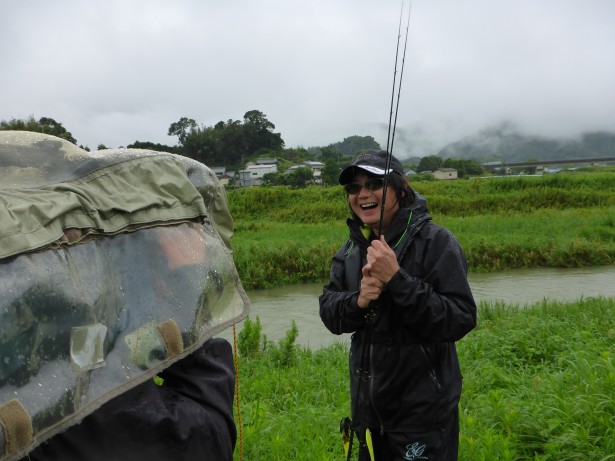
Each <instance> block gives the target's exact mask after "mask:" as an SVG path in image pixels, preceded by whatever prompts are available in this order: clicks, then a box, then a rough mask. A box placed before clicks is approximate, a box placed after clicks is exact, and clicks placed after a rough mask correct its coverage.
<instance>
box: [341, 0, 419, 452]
mask: <svg viewBox="0 0 615 461" xmlns="http://www.w3.org/2000/svg"><path fill="white" fill-rule="evenodd" d="M410 7H411V4H409V6H408V21H407V24H406V37H405V42H404V51H403V55H402V62H401V71H400V75H399V82H397V63H398V57H399V42H400V39H401V24H402V19H403V13H404V3H403V1H402V4H401V11H400V14H399V26H398V30H397V46H396V49H395V66H394V71H393V88H392V91H391V110H390V112H389V127H388V133H387V150H386V152H387V157H386V163H385V165H386V166H385V169H384V182H383V193H382V207H381V210H380V222H379V224H378V236H380V235H382V222H383V220H384V207H385V204H386V192H387V187H388V175H389V172H390V170H391V156H392V155H393V143H394V141H395V128H396V126H397V113H398V112H399V97H400V94H401V83H402V78H403V75H404V63H405V61H406V48H407V45H408V30H409V28H410ZM396 88H397V102H396V103H395V89H396ZM393 106H395V117H394V118H393ZM372 315H373V308H372V305H371V303H370V307H369V308H368V313H367V314H366V325H365V333H364V336H363V338H362V347H361V362H360V366H359V370H358V372H359V373H358V378H357V379H358V380H359V381H358V383H357V396H356V399H355V402H354V405H353V410H354V411H352V416H354V415H355V414H356V409H357V405H358V402H359V399H360V395H361V387H362V386H361V383H362V381H363V380H367V379H369V375H367V376H365V370H364V366H365V361H366V357H365V354H366V347H365V346H366V343H367V342H368V340H369V338H368V334H369V332H370V330H371V326H370V324H371V318H372ZM340 433H341V434H342V440H343V444H344V450H345V451H346V460H347V461H350V459H351V456H352V442H353V439H354V433H355V428H354V425H353V423H352V420H351V419H350V418H348V417H346V418H343V419H342V421H341V422H340ZM365 442H366V444H367V447H368V450H369V454H370V458H371V459H372V460H373V459H374V456H373V447H372V444H371V435H370V432H369V428H366V430H365Z"/></svg>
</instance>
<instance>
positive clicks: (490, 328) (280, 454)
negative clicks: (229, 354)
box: [235, 298, 615, 461]
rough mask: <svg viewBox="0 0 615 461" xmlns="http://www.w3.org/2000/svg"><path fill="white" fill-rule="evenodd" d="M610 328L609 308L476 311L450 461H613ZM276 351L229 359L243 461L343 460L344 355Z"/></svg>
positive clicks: (612, 304) (328, 350)
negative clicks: (235, 374)
mask: <svg viewBox="0 0 615 461" xmlns="http://www.w3.org/2000/svg"><path fill="white" fill-rule="evenodd" d="M613 318H615V299H613V298H610V299H605V298H594V299H585V300H579V301H577V302H570V303H561V302H548V301H543V302H539V303H535V304H533V305H532V306H527V307H525V308H523V309H521V308H519V307H515V306H510V305H505V304H501V303H493V304H487V303H481V305H480V307H479V325H478V327H477V328H476V330H474V331H473V332H471V333H470V334H469V335H468V336H466V337H465V338H463V339H462V340H461V341H459V343H458V350H459V358H460V362H461V366H462V371H463V373H464V391H463V395H462V401H461V405H460V425H461V435H460V458H459V459H460V460H462V461H464V460H467V461H470V460H471V461H474V460H477V459H489V460H492V459H493V460H499V461H512V460H518V459H529V460H535V461H538V460H540V461H559V460H562V459H584V460H590V461H591V460H595V461H599V460H605V459H608V457H609V456H610V455H612V454H613V453H615V418H614V417H613V415H615V400H613V395H615V356H614V354H613V346H612V345H613V341H615V325H614V322H613ZM287 346H288V344H286V345H284V344H282V345H281V347H280V346H278V345H276V344H275V343H269V344H268V346H267V348H266V349H265V350H262V348H261V349H259V350H260V352H258V353H256V354H252V355H249V356H245V355H244V356H240V358H239V366H240V404H241V415H242V421H243V433H242V437H243V453H244V456H245V459H293V460H298V461H300V460H310V461H312V460H322V461H325V460H327V461H329V460H332V459H343V455H342V446H341V440H340V436H339V432H338V422H339V420H340V419H341V418H342V417H344V416H347V415H348V412H349V408H350V402H349V396H348V365H347V361H348V350H347V345H345V344H342V343H337V344H334V345H332V346H328V347H325V348H322V349H318V350H316V351H312V350H311V349H307V348H301V347H295V348H288V347H287ZM238 454H239V449H237V450H236V452H235V459H236V460H237V459H239V457H238Z"/></svg>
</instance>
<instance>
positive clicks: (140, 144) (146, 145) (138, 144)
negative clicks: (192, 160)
mask: <svg viewBox="0 0 615 461" xmlns="http://www.w3.org/2000/svg"><path fill="white" fill-rule="evenodd" d="M126 147H127V148H129V149H147V150H155V151H158V152H171V153H175V152H177V147H173V146H165V145H164V144H158V143H153V142H149V141H135V142H133V143H132V144H128V145H127V146H126Z"/></svg>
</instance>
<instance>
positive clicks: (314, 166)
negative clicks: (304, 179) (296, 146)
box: [284, 160, 325, 184]
mask: <svg viewBox="0 0 615 461" xmlns="http://www.w3.org/2000/svg"><path fill="white" fill-rule="evenodd" d="M324 166H325V164H324V163H322V162H314V161H309V160H306V161H304V162H301V163H300V164H299V165H293V166H291V167H290V168H288V169H287V170H286V171H285V172H284V174H288V173H290V172H291V171H294V170H296V169H297V168H301V167H304V168H305V167H307V168H309V169H310V170H312V174H313V175H314V183H316V184H320V183H321V182H322V181H321V179H320V173H321V172H322V169H323V168H324Z"/></svg>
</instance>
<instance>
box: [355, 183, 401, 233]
mask: <svg viewBox="0 0 615 461" xmlns="http://www.w3.org/2000/svg"><path fill="white" fill-rule="evenodd" d="M378 180H380V182H379V181H378ZM381 180H382V178H370V177H369V176H367V175H365V174H362V173H359V174H357V175H356V176H355V177H354V179H353V181H352V183H351V184H357V185H359V184H360V185H361V186H365V185H366V183H367V186H368V187H369V186H372V187H369V189H373V190H369V189H368V187H361V189H360V190H359V191H358V192H357V193H356V194H350V193H348V203H349V204H350V207H351V208H352V211H353V212H354V213H355V214H356V215H357V216H358V217H359V219H360V220H361V221H363V223H364V224H367V225H368V226H370V227H371V228H372V230H373V231H374V233H376V234H377V233H378V227H379V225H380V213H381V211H382V195H383V192H384V189H383V188H382V186H381V184H382V182H381ZM368 181H372V182H371V183H370V182H368ZM379 185H380V187H378V186H379ZM373 186H376V187H373ZM398 210H399V203H398V202H397V197H396V195H395V190H394V189H393V186H390V185H389V186H388V187H387V196H386V205H385V208H384V217H383V220H382V233H383V234H384V233H385V231H386V229H387V228H388V227H389V225H390V224H391V220H392V219H393V216H394V215H395V213H397V211H398Z"/></svg>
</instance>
